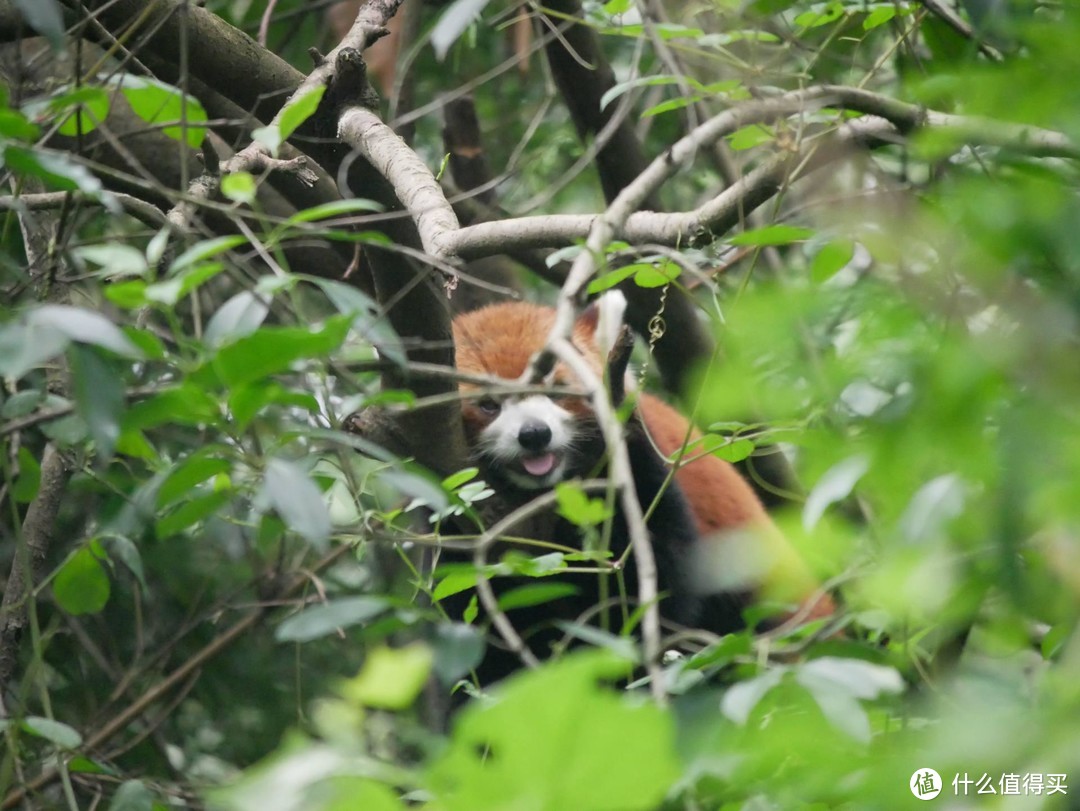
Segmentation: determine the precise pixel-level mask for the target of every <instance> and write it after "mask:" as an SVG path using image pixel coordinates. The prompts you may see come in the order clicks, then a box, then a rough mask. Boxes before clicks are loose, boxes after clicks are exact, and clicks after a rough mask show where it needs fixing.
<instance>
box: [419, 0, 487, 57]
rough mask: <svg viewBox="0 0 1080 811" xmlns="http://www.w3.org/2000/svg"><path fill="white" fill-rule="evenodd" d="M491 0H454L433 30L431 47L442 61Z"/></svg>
mask: <svg viewBox="0 0 1080 811" xmlns="http://www.w3.org/2000/svg"><path fill="white" fill-rule="evenodd" d="M490 2H491V0H454V2H453V3H451V4H450V7H449V8H447V9H446V10H445V11H444V12H443V13H442V15H441V16H440V17H439V21H438V22H437V23H435V27H434V28H433V29H432V30H431V35H430V40H431V47H432V48H433V49H434V51H435V58H436V59H437V60H439V61H440V62H442V61H443V60H444V59H445V58H446V54H447V53H448V52H449V50H450V46H452V45H453V44H454V43H455V42H457V41H458V38H459V37H460V36H461V35H462V34H464V33H465V31H466V30H468V28H469V26H471V25H472V24H473V23H474V22H476V20H477V19H479V17H480V13H481V12H482V11H483V10H484V8H485V7H486V6H487V4H488V3H490Z"/></svg>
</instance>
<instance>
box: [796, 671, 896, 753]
mask: <svg viewBox="0 0 1080 811" xmlns="http://www.w3.org/2000/svg"><path fill="white" fill-rule="evenodd" d="M795 680H796V681H797V682H798V683H799V684H801V685H802V686H803V687H804V688H805V689H806V690H807V691H808V692H809V693H810V695H811V696H812V697H813V699H814V701H815V702H816V703H817V705H818V707H820V709H821V712H822V714H823V715H824V716H825V718H826V719H827V720H828V721H829V723H830V724H832V725H833V726H834V727H836V728H837V729H839V730H841V731H842V732H845V733H846V734H848V735H850V736H851V737H852V738H854V739H855V740H857V741H859V742H860V743H864V744H865V743H869V742H870V719H869V718H868V717H867V715H866V710H864V709H863V708H862V705H860V703H859V699H874V698H877V697H878V695H880V694H881V693H899V692H900V691H901V690H903V689H904V681H903V679H902V678H900V674H899V673H897V672H896V670H894V669H893V668H891V667H883V666H882V665H875V664H872V663H871V662H864V661H861V660H859V659H842V658H839V657H833V656H822V657H820V658H818V659H813V660H811V661H809V662H806V663H804V664H802V665H799V666H798V667H797V668H796V669H795Z"/></svg>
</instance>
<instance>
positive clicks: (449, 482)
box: [442, 467, 480, 492]
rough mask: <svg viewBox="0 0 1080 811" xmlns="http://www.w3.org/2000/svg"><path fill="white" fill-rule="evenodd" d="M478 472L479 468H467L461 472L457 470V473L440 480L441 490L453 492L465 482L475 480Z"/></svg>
mask: <svg viewBox="0 0 1080 811" xmlns="http://www.w3.org/2000/svg"><path fill="white" fill-rule="evenodd" d="M479 472H480V469H479V468H476V467H467V468H464V469H463V470H459V471H458V472H457V473H451V474H450V475H449V476H447V477H446V478H445V479H443V480H442V486H443V489H444V490H447V491H449V492H453V491H454V490H457V489H458V488H459V487H461V485H463V484H465V483H466V482H470V481H472V480H473V479H475V478H476V476H477V474H478V473H479Z"/></svg>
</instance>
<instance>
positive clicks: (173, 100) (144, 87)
mask: <svg viewBox="0 0 1080 811" xmlns="http://www.w3.org/2000/svg"><path fill="white" fill-rule="evenodd" d="M119 84H120V92H121V93H123V94H124V98H126V99H127V102H128V104H130V105H131V109H132V112H134V113H135V115H137V116H138V117H139V118H141V119H142V120H143V121H145V122H146V123H147V124H160V123H162V122H182V125H181V124H173V125H171V126H166V127H162V129H161V131H162V132H163V133H164V134H165V135H166V136H168V137H169V138H173V139H174V140H177V141H186V142H187V145H188V146H189V147H191V148H192V149H198V148H199V147H200V146H201V145H202V142H203V139H204V138H205V137H206V127H205V126H204V125H205V123H206V121H207V117H206V110H204V109H203V106H202V104H201V103H200V102H199V100H198V99H197V98H195V97H194V96H186V95H184V94H183V93H182V92H181V91H180V90H178V89H177V88H175V87H173V86H172V85H168V84H165V83H164V82H159V81H158V80H157V79H152V78H149V77H146V76H134V75H132V74H126V75H124V76H121V77H120V79H119Z"/></svg>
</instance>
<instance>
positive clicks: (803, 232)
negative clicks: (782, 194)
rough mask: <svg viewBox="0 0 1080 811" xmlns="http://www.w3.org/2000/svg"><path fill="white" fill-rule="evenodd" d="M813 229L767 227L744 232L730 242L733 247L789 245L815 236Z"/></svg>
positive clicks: (781, 226) (780, 226)
mask: <svg viewBox="0 0 1080 811" xmlns="http://www.w3.org/2000/svg"><path fill="white" fill-rule="evenodd" d="M814 233H815V232H814V230H813V229H812V228H800V227H799V226H796V225H766V226H765V227H764V228H754V229H752V230H750V231H743V233H741V234H737V235H736V236H733V237H732V238H731V239H729V240H728V242H730V243H731V244H732V245H789V244H791V243H792V242H801V241H802V240H806V239H810V237H812V236H813V235H814Z"/></svg>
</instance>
